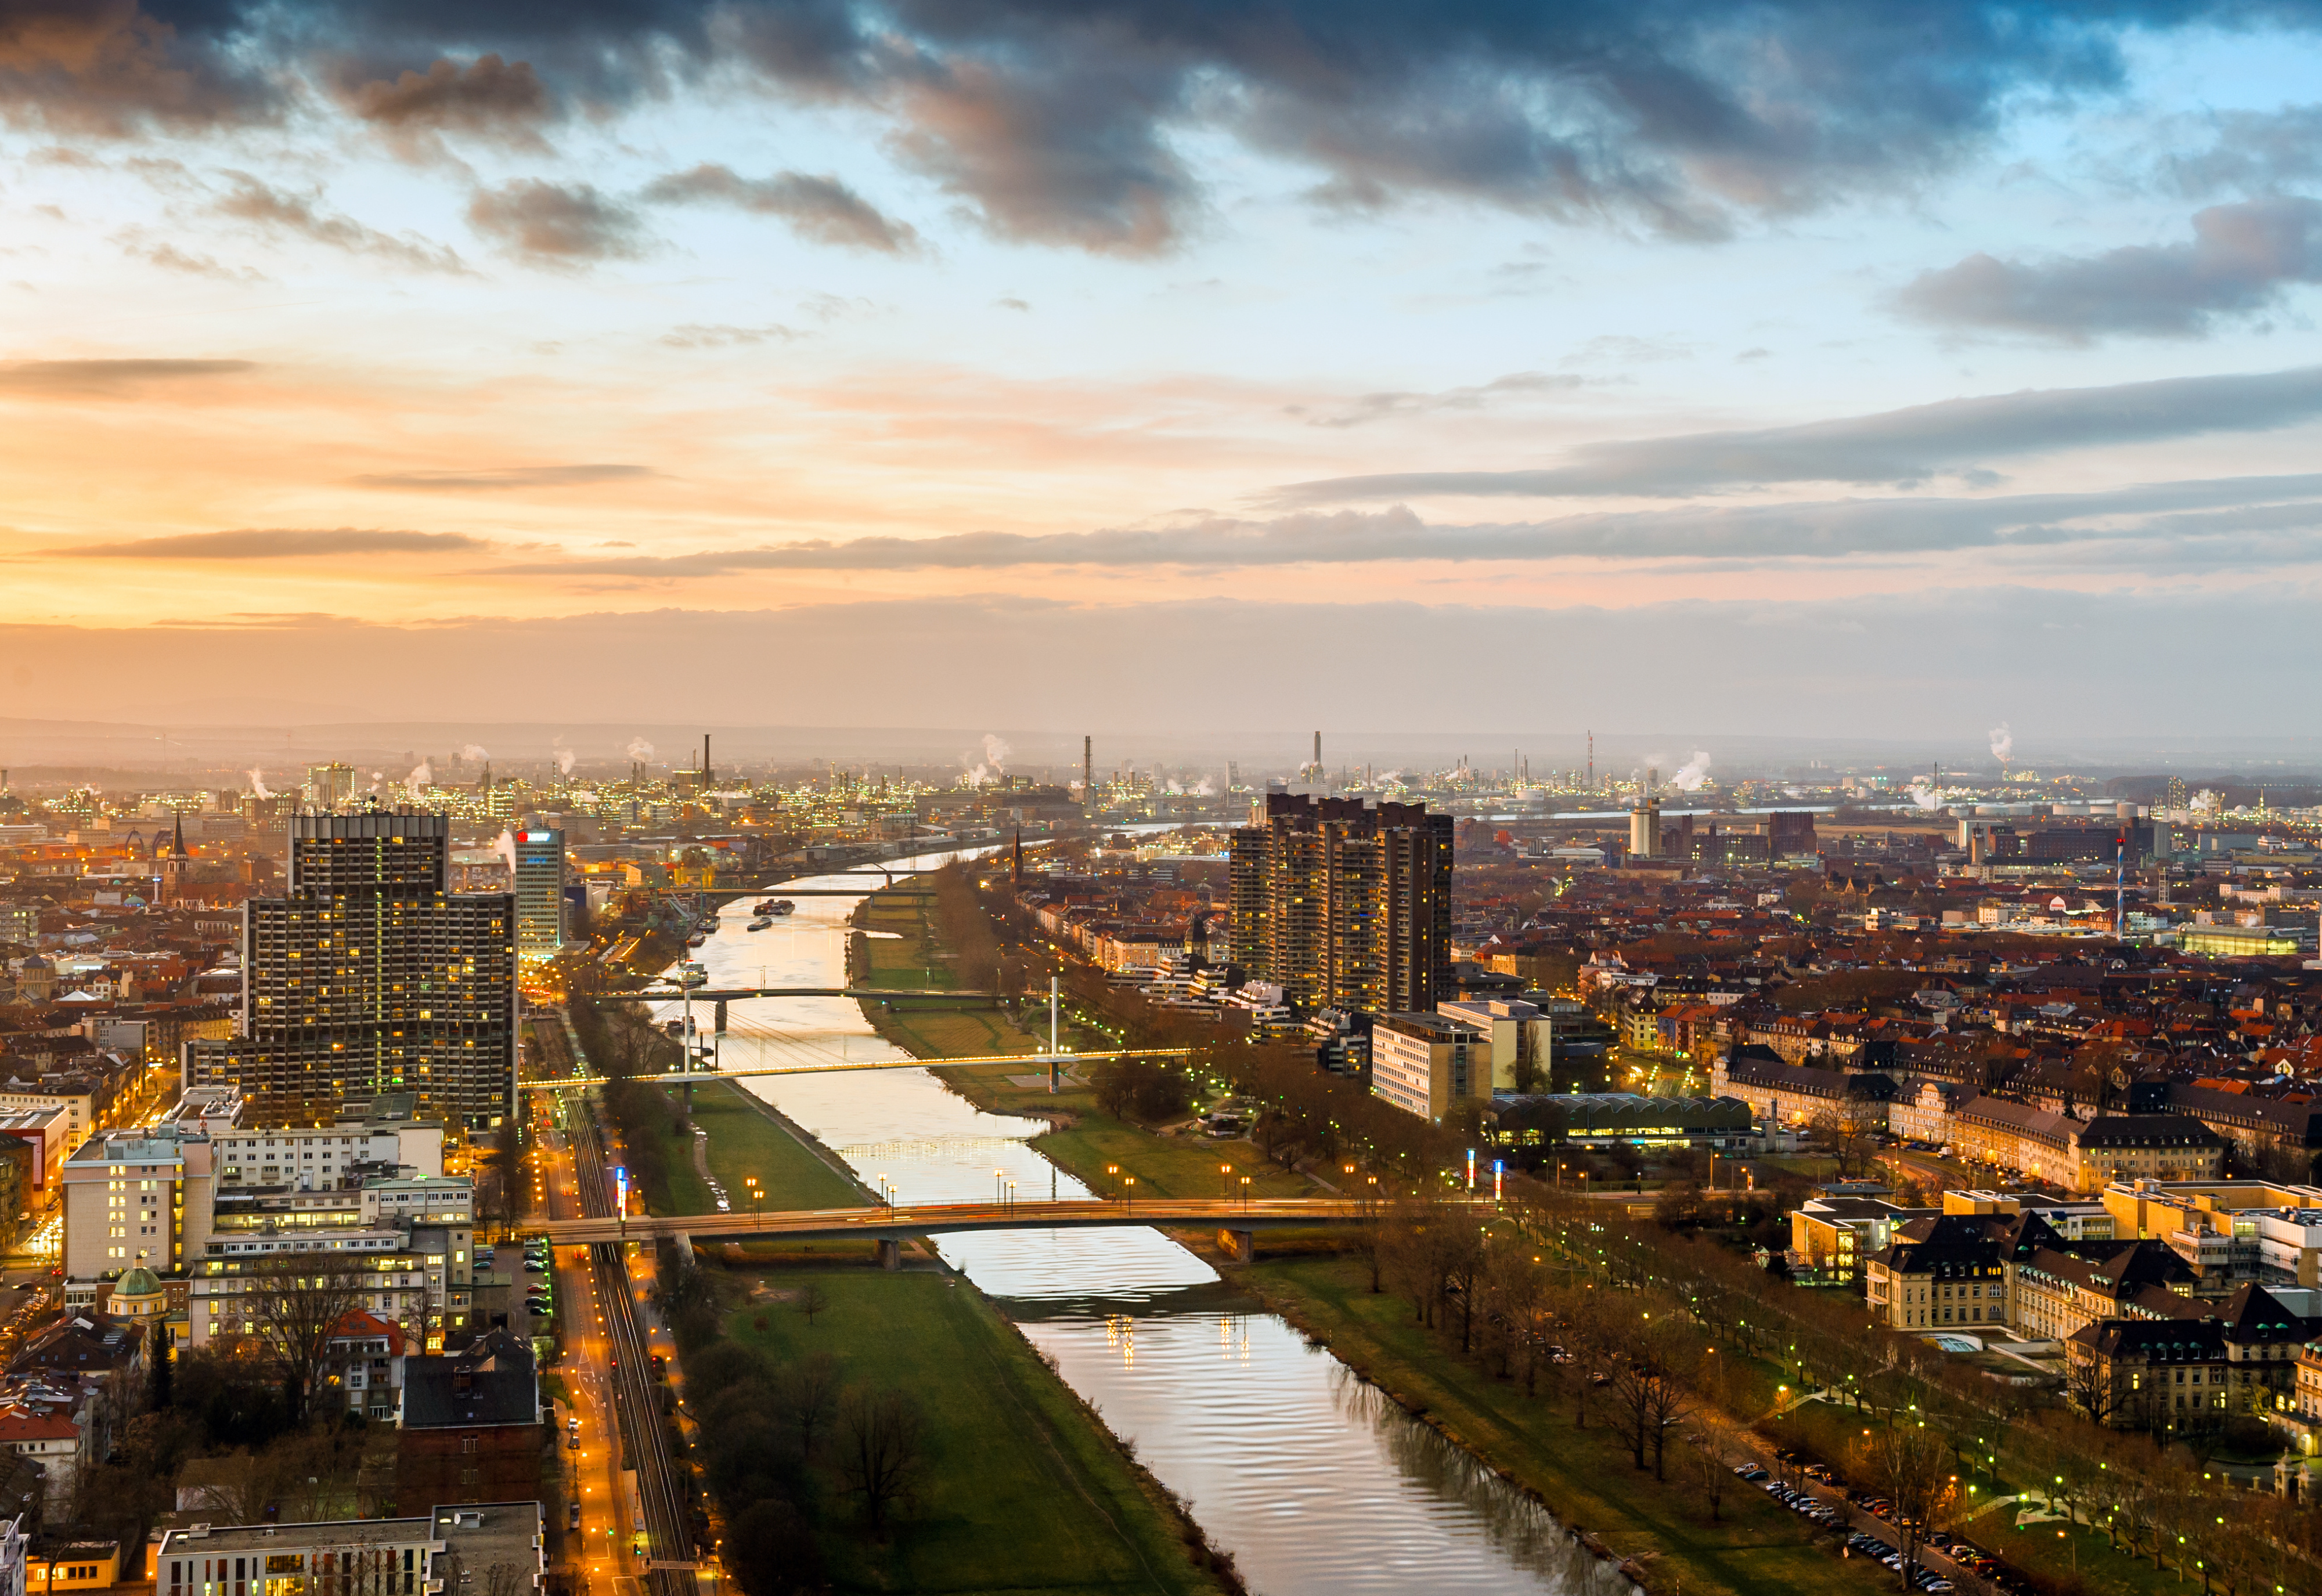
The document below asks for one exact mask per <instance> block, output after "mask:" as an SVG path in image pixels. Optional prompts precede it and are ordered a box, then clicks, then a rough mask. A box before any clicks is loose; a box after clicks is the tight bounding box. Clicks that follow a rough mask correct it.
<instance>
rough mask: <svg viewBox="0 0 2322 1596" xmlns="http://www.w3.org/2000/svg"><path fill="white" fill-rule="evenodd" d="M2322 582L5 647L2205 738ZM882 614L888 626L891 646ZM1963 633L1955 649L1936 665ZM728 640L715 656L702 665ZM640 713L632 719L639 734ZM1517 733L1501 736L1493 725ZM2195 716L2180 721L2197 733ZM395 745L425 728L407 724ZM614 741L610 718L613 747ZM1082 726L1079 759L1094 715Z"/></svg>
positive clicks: (83, 641) (799, 716) (837, 614)
mask: <svg viewBox="0 0 2322 1596" xmlns="http://www.w3.org/2000/svg"><path fill="white" fill-rule="evenodd" d="M2312 606H2313V598H2312V596H2311V595H2310V594H2309V593H2308V592H2306V591H2302V590H2298V589H2291V588H2280V589H2272V590H2266V591H2261V592H2254V593H2250V592H2232V593H2217V594H2210V593H2202V592H2178V593H2161V594H2151V593H2147V594H2115V593H2106V594H2088V593H2076V592H2063V591H2056V590H2053V589H2049V588H2026V587H2013V586H2009V585H2007V583H2005V582H1981V583H1978V584H1975V585H1974V586H1972V587H1969V588H1961V589H1958V590H1951V591H1944V590H1934V591H1927V590H1921V591H1915V592H1912V593H1907V594H1890V595H1871V596H1864V597H1849V598H1845V599H1833V600H1829V601H1823V602H1795V601H1779V600H1748V601H1735V602H1726V603H1713V602H1688V603H1676V604H1657V605H1650V606H1641V607H1638V608H1633V609H1603V608H1594V607H1588V606H1565V607H1561V608H1556V609H1537V608H1526V607H1522V606H1495V605H1490V604H1472V605H1471V604H1449V605H1442V606H1426V605H1421V604H1397V603H1385V604H1367V605H1338V604H1296V603H1269V602H1257V601H1245V602H1237V601H1233V600H1226V599H1205V600H1194V601H1188V602H1184V603H1175V604H1146V605H1120V606H1114V605H1093V604H1086V605H1084V604H1074V603H1071V602H1067V601H1062V600H1057V599H1054V598H1046V597H1038V596H1035V595H1031V594H1024V595H1010V596H970V597H928V598H922V599H913V600H907V601H897V602H890V603H873V604H826V605H804V606H793V607H788V608H782V609H758V610H739V611H718V610H714V609H706V608H694V609H685V608H679V607H676V606H672V607H669V608H665V609H660V610H655V611H650V612H645V613H637V614H594V615H579V616H563V617H559V618H556V619H549V620H533V621H501V620H474V621H462V622H458V623H453V624H443V625H416V626H411V627H397V626H387V625H367V624H364V623H363V622H361V621H358V620H350V619H338V618H332V617H316V618H314V619H311V620H309V619H303V618H297V617H288V618H280V619H279V624H276V625H264V626H257V625H242V626H228V625H218V624H216V623H215V622H214V621H204V622H201V623H198V624H191V623H189V624H187V625H172V626H140V627H122V628H117V629H96V628H91V629H86V630H84V629H79V628H74V627H65V626H30V625H0V658H5V659H10V660H25V661H34V669H35V670H42V671H46V672H51V673H52V674H53V675H54V679H55V689H54V694H55V695H63V694H67V693H71V694H76V695H78V701H81V702H87V703H94V704H143V703H151V702H152V701H153V685H154V683H156V682H169V681H178V682H200V683H206V684H212V685H213V686H215V684H217V683H269V682H282V683H292V682H297V683H304V682H308V681H311V680H312V679H314V676H315V671H314V661H316V660H318V659H327V660H328V661H331V665H332V670H331V684H330V688H329V689H328V691H329V693H330V694H331V696H332V697H333V698H335V699H337V700H339V701H340V702H342V703H344V704H345V705H346V706H347V707H348V709H349V710H350V711H352V713H353V714H356V715H370V716H379V717H380V718H381V719H392V720H395V721H398V722H407V721H411V720H416V719H431V718H441V719H446V720H461V721H467V720H471V719H472V717H473V716H475V715H476V713H477V707H478V703H479V698H478V685H477V684H479V683H482V682H522V683H524V684H525V690H524V692H523V694H522V695H521V698H522V713H525V714H527V715H537V716H543V717H547V716H555V717H557V718H558V719H560V720H562V719H564V718H565V717H571V719H574V720H579V721H587V722H594V723H599V724H601V723H605V722H608V721H619V720H624V719H632V720H635V721H636V722H637V723H639V724H645V723H650V724H651V725H656V726H657V725H662V724H664V723H666V722H667V720H668V719H669V716H671V715H672V713H673V709H672V707H673V706H682V707H683V708H684V711H685V713H686V714H687V715H688V716H690V717H692V718H691V719H690V720H689V721H688V723H687V725H689V726H690V727H691V728H692V729H694V730H696V731H698V730H699V728H700V727H702V726H719V727H723V726H763V725H767V724H768V723H769V722H775V723H779V724H791V725H795V724H799V723H800V722H808V723H812V724H818V725H821V726H824V727H827V728H830V730H829V733H828V738H829V741H828V742H827V743H825V744H823V745H822V746H821V747H820V748H818V749H817V748H815V747H813V746H812V745H809V749H808V750H807V752H835V751H836V750H837V749H841V748H848V747H854V746H857V745H858V744H861V743H865V742H866V741H869V742H870V745H871V746H874V747H885V746H888V745H889V744H891V743H892V742H893V741H895V739H892V738H890V737H886V736H881V737H878V738H877V739H875V741H871V740H867V739H866V738H865V730H866V728H882V727H897V726H921V727H928V726H968V725H973V726H980V727H983V728H986V729H989V728H991V727H992V726H1001V727H1007V728H1015V727H1025V728H1034V729H1038V728H1049V729H1054V730H1056V731H1060V732H1070V733H1074V734H1077V733H1078V732H1080V731H1081V730H1082V729H1083V728H1085V727H1092V726H1093V727H1096V728H1099V735H1100V746H1101V747H1109V748H1113V749H1116V750H1118V751H1119V752H1120V754H1122V755H1123V756H1127V755H1129V754H1130V753H1132V752H1134V750H1135V749H1136V748H1137V746H1138V741H1139V740H1141V739H1142V738H1143V737H1144V736H1145V735H1146V734H1149V733H1165V732H1174V733H1178V734H1185V735H1188V736H1192V737H1198V738H1199V739H1201V743H1202V748H1203V749H1204V751H1208V750H1214V749H1215V748H1216V747H1217V746H1218V743H1219V741H1220V739H1222V738H1225V737H1228V736H1235V735H1241V734H1275V735H1277V736H1278V739H1279V740H1278V743H1276V744H1275V745H1276V746H1278V747H1280V748H1281V749H1282V751H1283V754H1282V758H1283V762H1284V764H1288V763H1290V762H1294V761H1295V760H1297V759H1299V758H1301V757H1303V755H1302V753H1301V752H1300V751H1301V750H1303V748H1304V747H1305V746H1306V744H1305V738H1306V737H1307V736H1308V735H1309V734H1310V733H1309V728H1311V727H1313V726H1317V725H1324V726H1339V727H1344V728H1348V732H1349V733H1351V732H1352V731H1354V730H1358V729H1371V728H1376V729H1378V730H1381V731H1389V730H1396V729H1402V728H1425V729H1426V730H1427V731H1428V732H1430V733H1433V734H1443V733H1449V732H1455V731H1458V732H1466V731H1474V730H1494V731H1496V730H1497V729H1499V728H1503V727H1507V728H1516V727H1538V726H1539V725H1540V723H1541V722H1543V721H1545V722H1547V723H1548V725H1549V726H1550V728H1552V729H1554V730H1556V731H1558V732H1559V733H1561V734H1563V736H1562V739H1561V743H1560V745H1561V746H1563V747H1568V748H1569V750H1570V757H1573V758H1576V759H1577V757H1578V755H1579V752H1580V732H1581V727H1582V725H1584V724H1589V723H1587V722H1584V721H1583V720H1582V718H1581V716H1580V713H1579V710H1578V709H1577V707H1576V706H1581V705H1586V707H1587V711H1586V712H1587V715H1588V716H1589V717H1591V720H1592V721H1593V724H1594V725H1595V726H1596V727H1597V728H1598V732H1599V734H1600V736H1601V735H1602V734H1603V731H1604V727H1605V726H1607V725H1614V726H1627V727H1632V728H1634V727H1650V726H1659V725H1668V721H1669V719H1670V716H1671V709H1670V707H1671V706H1672V705H1681V706H1682V707H1683V708H1682V714H1683V715H1684V716H1687V718H1688V719H1690V720H1691V721H1693V723H1694V724H1696V725H1701V726H1714V727H1716V728H1718V729H1719V730H1720V731H1721V732H1723V734H1728V735H1746V734H1796V735H1812V736H1822V737H1829V736H1836V735H1841V734H1850V735H1869V736H1877V737H1879V738H1891V739H1897V740H1900V739H1905V738H1915V737H1920V736H1924V735H1927V734H1930V733H1931V732H1933V731H1939V730H1941V729H1942V728H1944V727H1947V726H1948V727H1951V728H1952V729H1954V730H1955V731H1959V732H1964V733H1970V734H1973V735H1974V737H1975V743H1976V744H1977V745H1980V743H1981V736H1980V733H1981V729H1982V728H1983V727H1986V726H1988V725H1992V724H1993V723H1994V716H1996V715H1997V714H2000V713H2006V712H2007V711H2008V709H2009V707H2016V706H2022V707H2024V709H2023V712H2022V713H2021V714H2017V715H2016V719H2015V725H2016V734H2017V736H2018V738H2019V739H2023V738H2025V737H2026V736H2027V724H2036V725H2043V726H2045V727H2048V728H2052V730H2050V731H2049V732H2048V733H2047V735H2048V736H2049V737H2052V738H2055V739H2059V740H2061V739H2064V738H2068V737H2069V738H2098V737H2123V736H2133V737H2135V738H2138V739H2140V740H2153V739H2155V738H2157V737H2158V736H2159V735H2161V734H2160V733H2159V732H2157V731H2156V728H2164V727H2171V726H2176V727H2193V728H2198V733H2199V736H2201V737H2205V738H2215V737H2220V736H2229V735H2258V736H2263V737H2267V738H2276V739H2279V738H2287V737H2290V736H2291V735H2296V734H2299V730H2298V729H2299V728H2303V727H2306V726H2308V725H2310V724H2311V714H2310V708H2311V705H2312V703H2313V699H2314V696H2315V693H2316V691H2317V688H2322V666H2317V661H2316V659H2315V656H2314V651H2313V649H2312V648H2311V646H2310V645H2309V643H2308V636H2309V634H2310V626H2309V625H2308V618H2309V616H2310V614H2311V610H2312ZM873 638H875V639H877V640H878V646H876V647H873V648H866V647H865V646H864V640H865V639H873ZM1350 638H1354V639H1360V640H1361V646H1362V648H1363V650H1364V652H1365V653H1366V654H1367V656H1369V657H1372V658H1376V659H1381V660H1467V659H1471V658H1473V657H1474V655H1475V652H1476V639H1478V638H1491V639H1494V640H1495V643H1494V655H1493V661H1492V671H1491V673H1490V675H1491V681H1492V683H1493V684H1495V685H1497V686H1499V687H1500V689H1501V690H1499V691H1497V692H1494V691H1492V690H1490V688H1489V687H1488V686H1487V687H1484V688H1482V689H1467V690H1462V691H1460V692H1458V693H1457V694H1454V695H1451V696H1449V698H1447V696H1446V694H1445V692H1444V690H1443V679H1442V677H1441V674H1440V672H1437V671H1431V670H1376V671H1369V672H1351V673H1350V672H1348V671H1343V670H1315V669H1314V668H1313V662H1314V661H1316V660H1318V659H1335V658H1341V657H1343V656H1344V655H1345V653H1346V652H1347V645H1348V639H1350ZM1938 640H1939V643H1940V649H1941V668H1940V669H1932V668H1931V667H1930V652H1929V650H1930V648H1931V647H1933V646H1935V645H1936V644H1937V642H1938ZM2140 645H2150V646H2152V647H2155V648H2159V647H2164V646H2165V648H2166V649H2167V650H2168V651H2170V652H2171V653H2172V654H2173V655H2175V656H2178V657H2181V658H2184V659H2188V660H2195V661H2201V660H2211V659H2216V660H2230V661H2233V662H2234V664H2235V668H2236V670H2237V671H2238V672H2239V677H2238V678H2237V679H2236V682H2235V688H2234V690H2233V691H2231V692H2220V691H2219V690H2218V689H2217V680H2216V676H2215V673H2214V672H2211V671H2205V670H2157V671H2150V672H2146V673H2144V675H2141V676H2140V677H2138V678H2137V679H2136V681H2135V690H2134V691H2124V690H2122V680H2121V674H2120V672H2119V671H2118V670H2105V669H2092V668H2091V661H2104V660H2109V659H2115V658H2118V657H2120V655H2121V653H2122V651H2123V650H2124V649H2125V648H2134V647H2136V646H2140ZM1106 659H1111V660H1120V659H1127V660H1169V661H1174V660H1188V659H1190V660H1231V661H1234V666H1235V670H1237V672H1239V673H1241V674H1243V675H1244V676H1246V677H1247V678H1248V679H1250V680H1253V681H1263V682H1266V684H1267V689H1266V691H1265V692H1262V693H1210V694H1203V693H1189V692H1187V691H1186V690H1185V683H1184V672H1182V671H1178V670H1126V671H1122V670H1058V669H1056V661H1059V660H1106ZM704 660H715V661H718V669H717V670H703V669H702V668H701V661H704ZM1534 682H1553V683H1556V684H1557V691H1556V693H1554V694H1553V695H1550V698H1552V699H1553V700H1554V702H1553V703H1552V704H1551V705H1550V707H1548V708H1546V709H1543V708H1542V707H1541V702H1542V700H1541V696H1540V694H1538V693H1536V692H1530V691H1527V690H1525V688H1524V685H1523V684H1527V683H1534ZM41 685H42V686H43V687H45V686H46V685H47V684H46V681H45V680H43V681H42V683H41ZM2029 716H2036V721H2034V722H2027V717H2029ZM2285 728H2288V729H2287V730H2286V729H2285ZM634 734H635V729H634V727H631V728H627V729H625V730H623V731H622V732H621V733H620V734H618V735H620V736H628V735H634ZM275 735H276V738H277V743H278V745H279V732H278V733H276V734H275ZM1334 735H1342V734H1334ZM1505 742H1506V739H1503V738H1500V737H1497V736H1495V737H1492V738H1491V739H1489V740H1488V741H1486V740H1485V739H1482V738H1478V739H1477V740H1476V742H1475V743H1472V744H1471V746H1474V747H1478V748H1481V747H1487V746H1500V745H1504V743H1505ZM2172 742H2174V743H2175V745H2176V746H2179V747H2182V746H2184V739H2182V738H2178V737H2172ZM543 745H544V743H543ZM724 745H725V741H724V739H723V738H722V736H721V741H720V746H724ZM952 745H953V746H955V745H956V744H955V743H954V744H952ZM1019 745H1020V740H1019ZM1436 745H1437V746H1440V744H1436ZM1701 745H1703V746H1710V747H1715V746H1716V744H1714V743H1705V744H1701ZM389 746H392V747H397V748H402V747H407V746H410V743H409V742H408V741H406V740H404V739H402V738H401V737H400V736H399V735H398V737H397V740H396V741H394V742H392V743H390V744H389ZM617 746H618V743H617V741H611V742H610V743H609V746H608V752H609V749H610V748H613V747H617ZM1070 746H1071V749H1072V754H1071V755H1070V756H1069V757H1072V758H1075V759H1076V758H1077V757H1078V753H1079V746H1080V744H1079V739H1078V736H1077V735H1074V736H1073V738H1072V741H1071V744H1070ZM1640 752H1641V750H1640ZM1106 757H1112V756H1111V755H1107V756H1106Z"/></svg>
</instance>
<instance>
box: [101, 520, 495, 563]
mask: <svg viewBox="0 0 2322 1596" xmlns="http://www.w3.org/2000/svg"><path fill="white" fill-rule="evenodd" d="M489 547H491V545H490V544H489V543H486V542H485V541H484V540H483V539H481V538H475V537H469V536H468V535H466V534H463V533H457V532H394V531H386V530H376V529H366V528H361V527H353V526H336V527H291V528H273V529H252V530H248V531H242V532H187V533H180V534H177V535H175V536H171V537H141V538H131V539H129V540H128V541H126V542H124V543H82V544H80V545H78V546H77V547H74V548H69V549H59V550H57V551H55V552H56V553H57V554H58V555H59V556H76V555H77V556H81V557H84V558H92V559H103V560H289V559H295V558H297V557H299V556H302V555H320V556H324V557H333V556H338V555H345V554H434V555H442V554H468V553H475V552H480V551H481V550H484V549H489Z"/></svg>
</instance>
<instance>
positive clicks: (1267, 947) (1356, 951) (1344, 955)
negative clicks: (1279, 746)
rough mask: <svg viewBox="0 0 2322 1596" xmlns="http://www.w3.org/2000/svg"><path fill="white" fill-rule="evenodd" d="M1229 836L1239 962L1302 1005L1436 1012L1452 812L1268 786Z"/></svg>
mask: <svg viewBox="0 0 2322 1596" xmlns="http://www.w3.org/2000/svg"><path fill="white" fill-rule="evenodd" d="M1252 821H1253V823H1252V824H1251V825H1246V826H1243V827H1240V828H1239V829H1238V830H1236V831H1235V832H1234V834H1233V840H1232V849H1233V853H1232V892H1233V917H1234V919H1233V945H1234V961H1235V962H1237V963H1239V964H1240V965H1242V966H1243V967H1244V968H1245V969H1247V970H1248V971H1249V972H1250V974H1251V975H1252V976H1254V977H1256V978H1257V980H1265V981H1274V982H1279V983H1280V984H1281V987H1282V990H1283V995H1284V998H1285V999H1287V1000H1288V1001H1289V1002H1290V1003H1292V1004H1293V1005H1294V1006H1296V1007H1298V1008H1307V1009H1314V1008H1348V1009H1354V1010H1357V1011H1359V1012H1361V1013H1366V1014H1391V1013H1397V1012H1401V1011H1403V1010H1410V1009H1431V1008H1434V1007H1435V1003H1436V999H1438V997H1439V996H1440V995H1442V994H1443V993H1444V992H1446V991H1448V990H1449V980H1450V971H1451V816H1449V815H1431V814H1429V813H1428V812H1427V810H1426V808H1425V807H1424V806H1422V805H1419V804H1380V805H1377V806H1376V807H1372V806H1370V805H1367V804H1366V803H1364V802H1363V800H1361V799H1360V798H1309V797H1307V796H1305V795H1303V794H1293V793H1285V792H1280V791H1274V792H1268V793H1267V794H1266V797H1265V799H1264V804H1263V807H1262V808H1261V809H1260V810H1259V811H1258V812H1257V814H1255V815H1254V816H1252Z"/></svg>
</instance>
